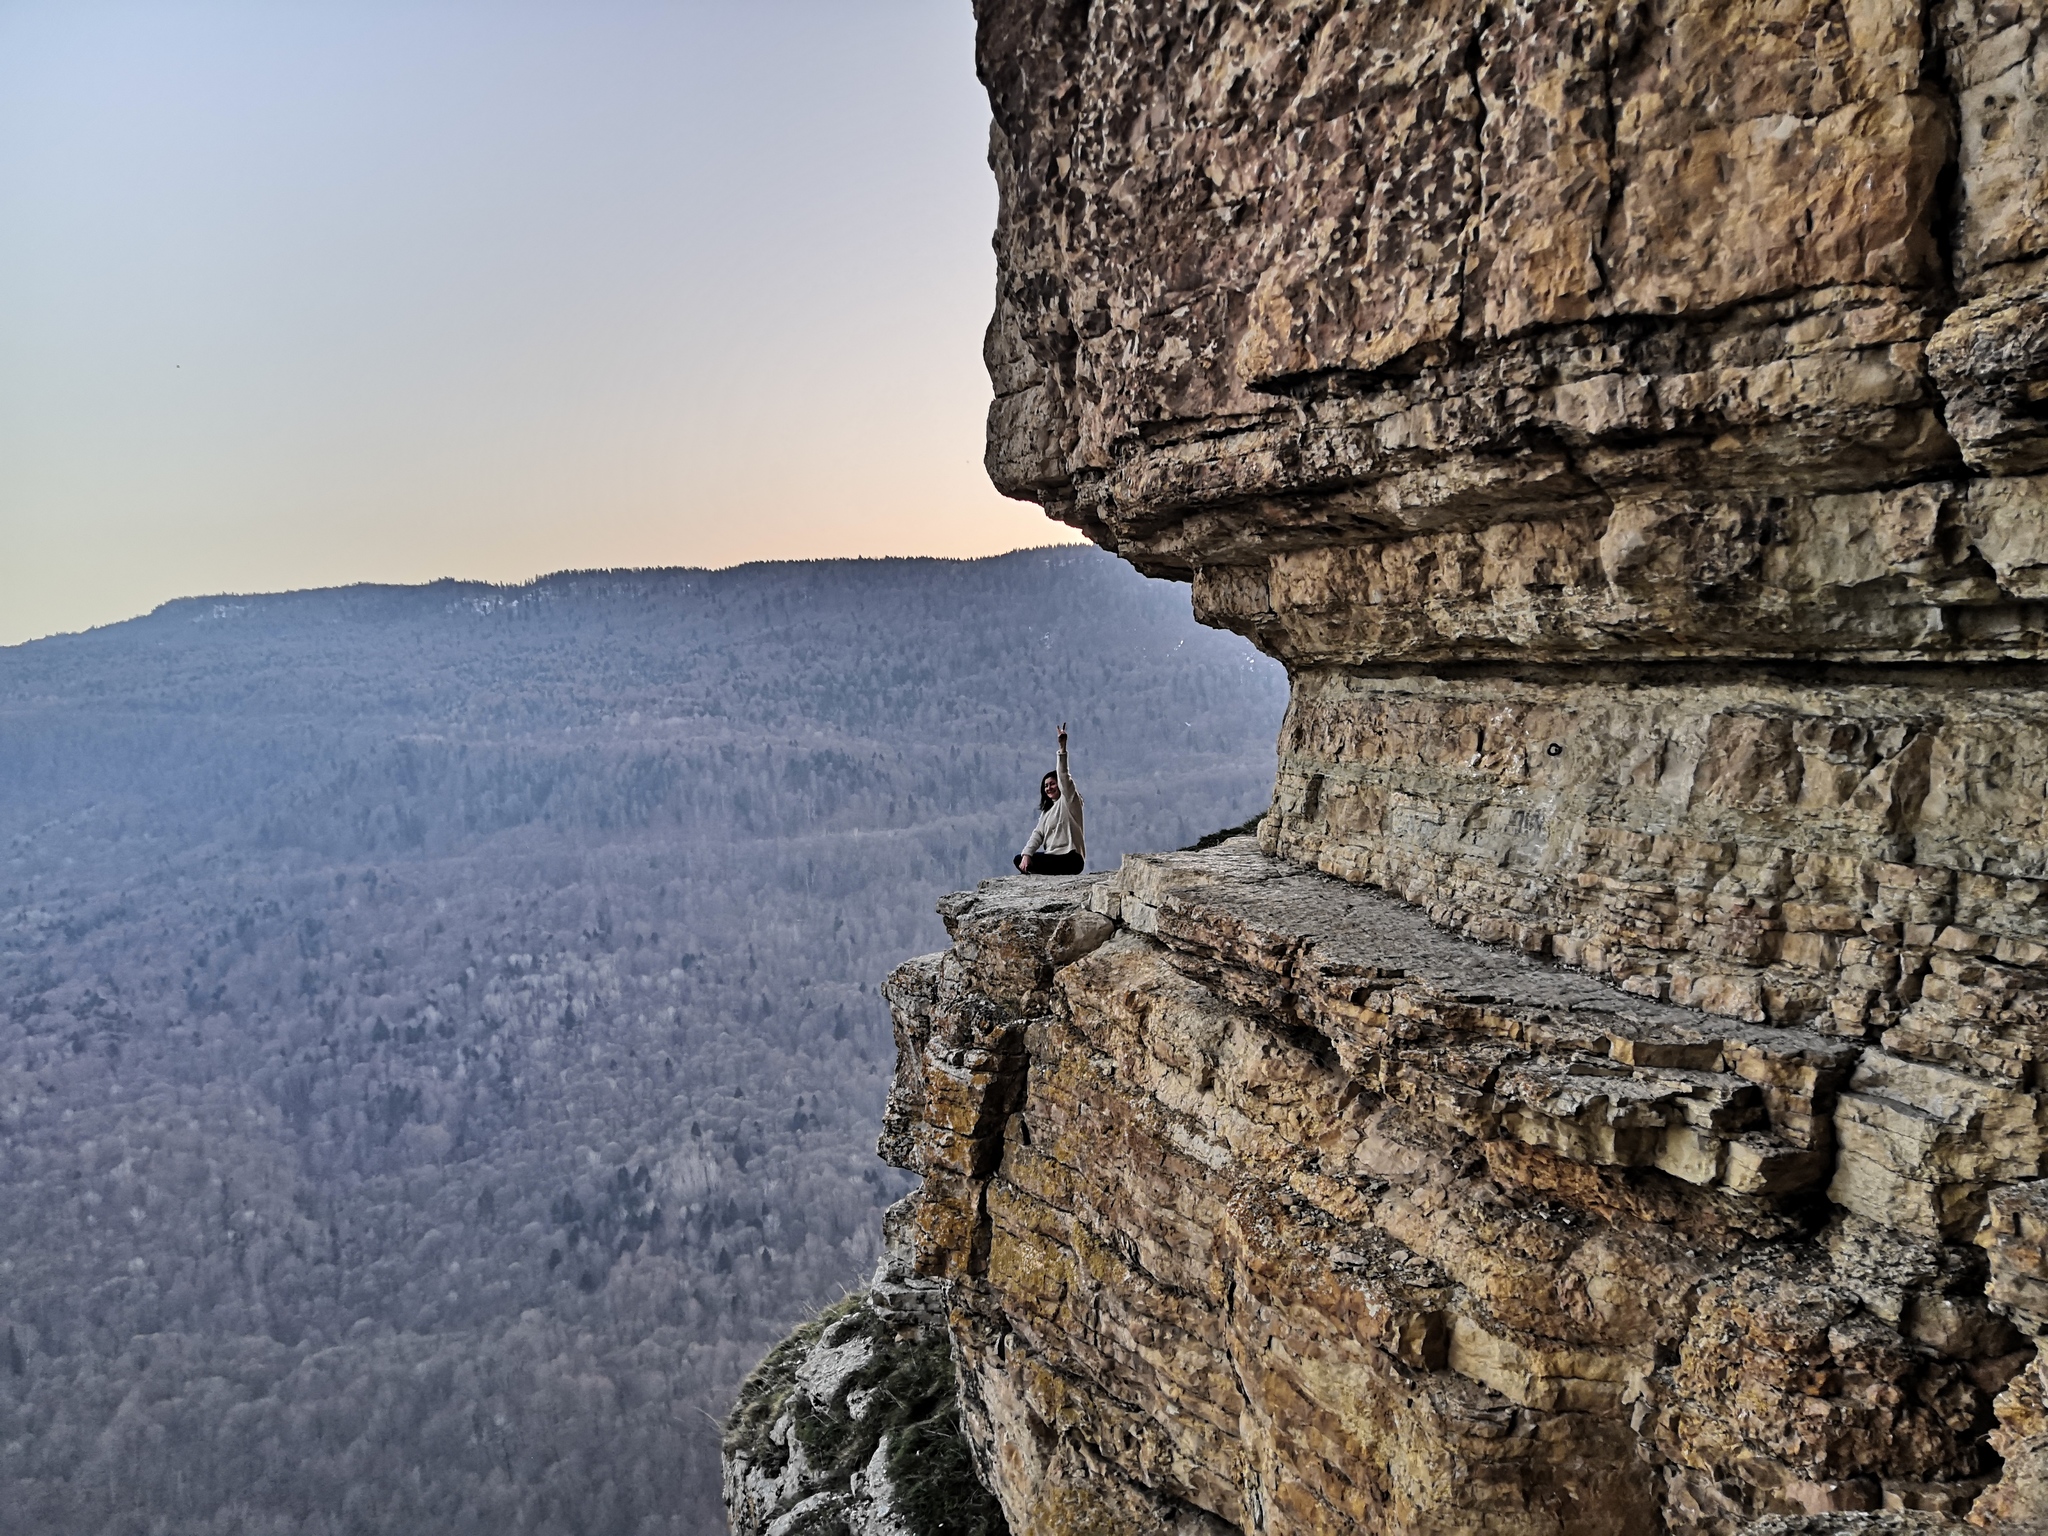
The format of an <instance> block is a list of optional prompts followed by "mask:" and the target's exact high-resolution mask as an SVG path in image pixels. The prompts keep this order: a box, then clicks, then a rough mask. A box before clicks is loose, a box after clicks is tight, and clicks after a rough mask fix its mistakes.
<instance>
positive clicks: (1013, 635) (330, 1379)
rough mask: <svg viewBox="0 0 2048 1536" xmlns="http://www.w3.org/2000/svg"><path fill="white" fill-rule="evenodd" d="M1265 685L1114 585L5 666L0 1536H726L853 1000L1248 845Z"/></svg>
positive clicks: (837, 1179)
mask: <svg viewBox="0 0 2048 1536" xmlns="http://www.w3.org/2000/svg"><path fill="white" fill-rule="evenodd" d="M1284 694H1285V687H1284V681H1283V679H1282V678H1281V676H1280V675H1279V672H1278V669H1277V668H1276V667H1274V666H1273V665H1272V664H1271V663H1269V662H1266V661H1264V660H1263V659H1261V658H1258V657H1257V656H1255V655H1254V654H1253V653H1252V651H1251V650H1250V648H1249V647H1248V646H1247V645H1246V644H1245V643H1244V642H1243V641H1241V640H1238V639H1236V638H1234V637H1232V636H1228V635H1222V634H1217V633H1213V632H1210V631H1207V630H1203V629H1201V628H1199V627H1197V626H1196V625H1195V624H1194V623H1193V622H1192V621H1191V620H1190V619H1189V618H1188V615H1187V595H1186V590H1185V589H1184V588H1180V587H1174V586H1168V585H1165V584H1163V583H1157V582H1149V581H1146V580H1145V579H1143V578H1142V577H1139V576H1137V575H1135V574H1133V573H1131V572H1130V571H1129V569H1128V568H1127V567H1125V566H1123V565H1122V564H1121V563H1120V562H1117V561H1115V560H1113V559H1111V558H1110V557H1109V556H1107V555H1103V554H1100V553H1098V552H1096V551H1093V550H1086V551H1082V550H1060V551H1031V552H1025V553H1020V554H1016V555H1010V556H1004V557H1002V558H999V559H994V560H984V561H974V562H949V561H932V560H915V561H909V560H905V561H861V562H819V563H808V564H788V565H768V566H753V567H743V568H741V569H738V570H733V571H727V572H720V573H705V572H699V571H666V572H647V573H595V574H582V575H573V576H560V577H553V578H549V579H547V580H545V581H542V582H538V583H535V584H533V585H531V586H527V587H522V588H517V589H511V588H497V587H486V586H480V585H472V584H461V583H452V582H450V583H439V584H436V585H434V586H430V587H425V588H362V587H359V588H349V589H344V590H337V591H327V592H310V593H300V594H293V595H288V596H278V597H257V598H235V599H219V600H214V599H208V600H194V601H187V602H180V603H173V604H170V605H168V606H166V607H165V608H162V609H160V610H158V611H157V612H156V613H154V614H151V615H150V616H148V617H147V618H143V619H138V620H135V621H133V622H131V623H128V624H122V625H117V626H113V627H111V628H108V629H103V630H98V631H94V632H92V633H89V634H85V635H78V636H67V637H61V638H57V639H52V640H45V641H38V642H36V643H33V644H30V645H24V646H17V647H14V648H12V649H8V650H0V1487H4V1508H0V1528H4V1529H5V1530H6V1531H8V1532H10V1533H22V1536H30V1533H35V1536H40V1533H44V1532H50V1533H56V1532H66V1533H86V1532H104V1533H109V1536H114V1533H121V1536H129V1533H133V1536H143V1533H165V1536H172V1533H175V1536H188V1533H189V1536H198V1533H209V1536H212V1533H219V1536H227V1533H231V1532H232V1533H236V1536H243V1533H273V1532H275V1533H283V1532H294V1533H307V1536H338V1533H343V1532H348V1533H357V1532H360V1533H372V1532H374V1533H380V1536H404V1533H415V1532H417V1533H427V1532H432V1533H435V1536H469V1533H488V1536H505V1533H509V1532H550V1533H553V1532H562V1533H589V1536H599V1533H605V1536H610V1533H620V1536H624V1533H656V1532H660V1533H670V1532H674V1533H699V1532H709V1531H716V1530H720V1529H722V1516H721V1514H720V1512H719V1507H718V1494H717V1478H718V1469H717V1450H716V1436H715V1433H714V1432H713V1429H712V1425H711V1416H713V1415H716V1414H719V1413H721V1412H722V1411H723V1410H724V1408H725V1406H726V1405H727V1404H728V1403H729V1401H730V1400H731V1395H732V1392H733V1389H734V1386H735V1384H736V1383H737V1380H738V1378H739V1376H740V1374H741V1373H742V1372H743V1371H744V1370H745V1369H746V1368H747V1367H748V1366H750V1365H751V1364H752V1363H753V1362H754V1360H756V1359H757V1358H758V1357H759V1356H760V1354H761V1353H762V1351H763V1350H764V1349H765V1348H766V1347H767V1346H768V1345H769V1344H770V1343H772V1342H773V1341H774V1340H775V1339H777V1338H778V1337H780V1336H781V1335H782V1334H783V1333H784V1332H785V1331H786V1330H787V1328H788V1327H789V1326H790V1324H791V1323H792V1322H793V1321H795V1320H796V1319H797V1318H798V1317H800V1316H801V1315H802V1314H804V1313H805V1312H806V1311H807V1310H808V1309H810V1308H813V1307H815V1306H817V1305H818V1304H819V1303H821V1302H823V1301H826V1300H829V1299H831V1298H832V1297H834V1296H836V1295H838V1294H839V1293H840V1291H841V1289H842V1288H843V1287H845V1286H847V1285H848V1284H849V1283H851V1282H853V1281H855V1280H856V1279H857V1278H859V1277H861V1276H863V1275H864V1274H865V1273H866V1272H867V1271H868V1270H869V1269H871V1268H872V1266H873V1263H874V1259H875V1256H876V1241H877V1235H878V1217H879V1214H880V1211H881V1208H882V1207H883V1206H884V1205H886V1204H887V1203H888V1202H889V1201H890V1200H892V1199H894V1198H895V1197H896V1196H897V1195H898V1194H900V1193H901V1192H902V1190H903V1188H904V1187H905V1186H904V1183H903V1179H902V1176H901V1175H900V1174H897V1173H894V1172H893V1171H891V1170H889V1169H886V1168H884V1167H883V1166H882V1165H881V1164H880V1163H878V1162H877V1161H876V1160H875V1157H874V1155H873V1151H872V1144H873V1140H874V1135H875V1131H876V1126H877V1121H878V1118H879V1113H880V1108H881V1100H882V1094H883V1090H884V1086H885V1083H886V1079H887V1074H888V1069H889V1065H890V1062H891V1059H892V1051H891V1044H890V1039H889V1032H888V1020H887V1014H886V1011H885V1010H884V1008H883V1007H882V1005H881V1003H880V1001H879V999H878V998H877V996H876V992H875V987H876V984H877V982H879V980H880V979H881V977H882V976H883V974H884V973H885V972H886V971H887V970H888V968H889V967H890V966H891V965H893V964H894V963H895V962H896V961H898V960H900V959H902V958H903V957H905V956H908V955H910V954H914V953H917V952H920V951H924V950H929V949H932V948H936V947H938V946H939V945H940V944H941V942H942V933H941V930H940V929H939V926H938V923H937V919H936V918H934V917H933V916H932V903H933V901H934V900H935V898H936V897H938V896H939V895H940V894H942V893H943V892H945V891H948V890H952V889H957V888H960V887H963V886H966V885H969V884H971V883H972V882H973V881H975V880H977V879H980V878H983V877H986V876H990V875H994V874H997V873H1005V874H1007V873H1008V870H1009V855H1010V853H1011V852H1013V851H1015V849H1016V848H1017V847H1018V846H1020V844H1021V841H1022V838H1023V836H1024V834H1025V833H1026V832H1027V831H1028V830H1029V828H1030V825H1031V822H1032V820H1033V819H1034V816H1035V812H1036V804H1035V800H1034V798H1033V797H1034V794H1035V788H1034V786H1035V784H1036V781H1037V778H1038V775H1039V774H1040V773H1041V772H1043V771H1044V769H1045V768H1046V767H1048V766H1049V765H1050V756H1051V747H1052V732H1053V728H1054V726H1055V725H1056V724H1057V723H1058V721H1059V720H1060V719H1062V718H1065V719H1067V720H1069V721H1071V723H1072V731H1073V751H1074V772H1075V777H1076V779H1077V781H1078V782H1079V784H1080V787H1081V789H1082V791H1083V793H1084V795H1085V796H1086V800H1087V807H1088V828H1089V843H1090V854H1091V860H1090V865H1091V867H1092V868H1101V867H1113V865H1114V863H1115V861H1116V859H1117V857H1118V855H1119V854H1120V853H1121V852H1122V851H1124V850H1136V849H1149V848H1159V847H1172V846H1177V845H1181V844H1185V843H1187V842H1190V841H1192V840H1193V839H1194V838H1195V837H1196V836H1197V835H1199V834H1201V833H1204V832H1207V831H1210V830H1212V829H1214V828H1217V827H1221V826H1225V825H1229V824H1232V823H1236V822H1239V821H1242V820H1243V819H1244V818H1245V817H1246V816H1248V815H1251V814H1254V813H1256V812H1257V811H1258V810H1260V809H1261V808H1262V806H1263V801H1264V796H1265V792H1266V788H1267V786H1268V784H1269V783H1270V781H1271V773H1272V750H1273V741H1274V735H1275V731H1276V728H1277V726H1278V723H1279V716H1280V712H1281V709H1282V707H1283V704H1284Z"/></svg>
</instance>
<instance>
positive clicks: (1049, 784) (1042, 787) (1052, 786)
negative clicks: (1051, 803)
mask: <svg viewBox="0 0 2048 1536" xmlns="http://www.w3.org/2000/svg"><path fill="white" fill-rule="evenodd" d="M1038 792H1039V793H1040V794H1041V795H1043V796H1045V798H1046V799H1048V800H1057V799H1059V797H1060V780H1059V775H1058V774H1056V773H1048V774H1047V775H1046V776H1045V777H1044V778H1043V779H1041V780H1039V783H1038Z"/></svg>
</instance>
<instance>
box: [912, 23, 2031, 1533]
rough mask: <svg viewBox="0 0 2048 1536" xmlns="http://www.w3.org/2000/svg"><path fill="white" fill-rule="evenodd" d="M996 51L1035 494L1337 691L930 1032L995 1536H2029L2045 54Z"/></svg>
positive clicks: (1306, 35)
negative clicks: (1260, 765)
mask: <svg viewBox="0 0 2048 1536" xmlns="http://www.w3.org/2000/svg"><path fill="white" fill-rule="evenodd" d="M977 15H978V17H979V21H980V34H979V67H980V71H981V75H982V78H983V80H984V82H985V83H986V85H987V87H988V91H989V96H990V101H991V104H992V107H993V112H994V130H993V133H992V137H991V152H990V158H991V163H992V165H993V167H994V170H995V174H996V178H997V183H998V187H999V189H1000V193H1001V212H1000V222H999V225H998V229H997V234H996V250H997V255H998V290H999V291H998V301H997V308H996V314H995V318H994V320H993V322H992V323H991V325H990V328H989V333H988V343H987V358H988V365H989V370H990V374H991V376H992V378H993V380H994V383H995V389H996V400H995V404H994V406H993V407H992V410H991V414H990V421H989V450H988V465H989V471H990V474H991V475H992V476H993V478H994V479H995V481H996V483H997V485H998V486H999V487H1000V488H1001V489H1003V490H1004V491H1005V492H1007V493H1009V494H1011V495H1013V496H1019V497H1025V498H1028V499H1032V500H1035V501H1037V502H1039V503H1040V504H1041V505H1043V506H1044V507H1045V509H1046V510H1047V512H1048V513H1049V514H1051V515H1052V516H1054V517H1057V518H1059V519H1061V520H1063V521H1066V522H1068V523H1070V524H1072V525H1073V526H1075V527H1077V528H1079V529H1081V530H1082V531H1084V532H1085V533H1086V534H1087V535H1088V536H1089V537H1090V538H1092V539H1094V540H1095V541H1096V542H1098V543H1100V544H1102V545H1103V546H1104V547H1106V548H1108V549H1111V550H1113V551H1115V552H1116V553H1118V554H1120V555H1122V556H1123V557H1124V558H1126V559H1128V560H1130V561H1131V562H1132V563H1133V564H1135V565H1136V566H1138V567H1139V568H1140V569H1142V570H1145V571H1147V572H1149V573H1152V574H1155V575H1162V576H1172V577H1178V578H1181V579H1185V580H1187V581H1189V582H1190V583H1191V585H1192V591H1193V601H1194V605H1195V611H1196V613H1197V615H1198V616H1199V617H1201V618H1202V619H1203V620H1205V621H1206V622H1209V623H1212V624H1216V625H1219V626H1223V627H1226V628H1229V629H1232V630H1235V631H1237V632H1239V633H1241V634H1244V635H1246V636H1248V637H1249V638H1250V639H1251V640H1253V641H1254V642H1255V643H1256V644H1257V645H1258V646H1259V647H1260V648H1261V649H1263V650H1265V651H1267V652H1268V653H1270V654H1272V655H1274V656H1276V657H1278V658H1279V659H1280V660H1281V661H1282V662H1284V663H1285V665H1286V666H1287V669H1288V672H1289V676H1290V680H1291V690H1292V692H1291V703H1290V707H1289V711H1288V715H1287V719H1286V722H1285V724H1284V726H1283V728H1282V733H1281V738H1280V743H1279V769H1278V776H1277V780H1276V784H1275V789H1274V796H1273V801H1272V806H1271V809H1270V811H1269V813H1268V814H1267V815H1266V816H1265V818H1264V820H1263V821H1262V822H1261V823H1260V826H1259V830H1258V834H1257V838H1256V841H1255V842H1254V841H1251V840H1245V839H1240V840H1238V841H1235V842H1229V843H1225V844H1223V845H1222V846H1220V847H1216V848H1212V849H1208V850H1206V851H1203V852H1200V853H1187V854H1181V855H1165V856H1159V857H1155V858H1146V859H1136V860H1130V861H1127V862H1126V865H1125V867H1124V868H1123V869H1122V870H1121V871H1120V872H1119V873H1117V874H1116V875H1115V876H1113V877H1109V878H1096V879H1090V878H1087V877H1077V878H1075V879H1073V880H1065V881H1062V880H1036V881H998V882H991V883H989V884H987V885H984V886H983V887H982V889H981V890H980V891H979V892H977V893H975V894H973V895H969V896H963V897H957V898H952V899H951V900H949V902H948V903H947V904H945V906H944V907H943V908H942V912H943V915H944V916H945V918H946V920H947V923H948V926H949V929H950V931H951V933H952V935H953V939H954V943H953V948H952V949H951V950H950V951H949V952H947V953H946V954H944V955H941V956H933V957H927V958H926V959H924V960H920V961H914V962H912V963H911V964H909V965H907V966H905V967H904V968H902V969H901V970H899V971H898V972H897V973H896V975H895V976H894V977H893V978H892V979H891V981H890V983H889V987H888V994H889V997H890V1000H891V1002H892V1004H893V1006H894V1008H895V1010H896V1017H897V1024H898V1036H899V1066H898V1075H897V1082H896V1088H895V1092H894V1095H893V1097H892V1100H891V1105H890V1109H889V1118H888V1123H887V1126H886V1129H885V1132H884V1135H883V1140H882V1150H883V1153H884V1155H885V1156H886V1157H888V1158H889V1159H890V1160H891V1161H893V1162H896V1163H898V1164H899V1165H901V1166H904V1167H907V1168H910V1169H913V1170H915V1171H916V1172H918V1173H919V1174H921V1175H922V1176H923V1179H924V1184H923V1187H922V1189H921V1190H920V1191H919V1193H918V1194H916V1195H914V1196H913V1197H912V1199H911V1202H910V1204H909V1206H908V1207H907V1208H905V1209H904V1210H903V1211H902V1212H900V1213H899V1214H898V1216H897V1218H896V1225H897V1228H898V1230H899V1232H900V1234H901V1244H902V1247H903V1251H904V1254H905V1258H904V1263H905V1265H906V1266H907V1269H908V1271H909V1272H911V1273H914V1274H915V1275H916V1276H919V1277H922V1278H923V1279H925V1280H928V1281H936V1282H940V1283H942V1285H943V1287H944V1292H943V1294H944V1296H945V1299H946V1305H947V1307H948V1331H949V1334H950V1338H951V1341H952V1349H953V1352H954V1357H955V1361H956V1365H957V1369H958V1373H959V1388H958V1390H959V1397H960V1405H961V1414H962V1419H963V1422H964V1424H965V1425H966V1427H967V1430H968V1439H969V1441H970V1443H971V1444H972V1445H973V1447H974V1448H975V1458H976V1465H977V1468H978V1471H979V1474H980V1476H981V1477H982V1479H983V1480H984V1481H985V1482H986V1483H987V1485H988V1486H989V1488H990V1489H991V1490H992V1491H993V1492H994V1493H995V1495H996V1496H997V1498H998V1499H999V1500H1000V1501H1001V1504H1002V1506H1003V1509H1004V1511H1005V1513H1006V1515H1007V1517H1008V1520H1009V1522H1010V1524H1011V1526H1012V1527H1013V1528H1014V1529H1016V1530H1019V1531H1030V1532H1097V1531H1099V1532H1105V1533H1106V1532H1124V1531H1172V1532H1176V1533H1182V1536H1193V1533H1197V1532H1200V1533H1209V1536H1223V1533H1226V1532H1263V1533H1281V1532H1285V1533H1297V1532H1299V1533H1308V1532H1317V1533H1321V1532H1338V1531H1352V1530H1371V1531H1382V1532H1390V1533H1400V1532H1418V1533H1419V1532H1431V1533H1448V1532H1471V1533H1475V1536H1477V1533H1488V1536H1505V1533H1515V1536H1520V1533H1537V1532H1544V1533H1567V1536H1569V1533H1604V1532H1624V1531H1626V1532H1631V1533H1633V1532H1638V1531H1642V1532H1650V1531H1663V1532H1671V1533H1688V1536H1707V1533H1714V1536H1720V1533H1733V1532H1738V1531H1751V1530H1754V1531H1757V1532H1763V1531H1784V1532H1790V1531H1821V1530H1830V1531H1833V1530H1859V1531H1870V1532H1877V1531H1909V1530H1910V1531H1935V1530H1946V1529H1950V1528H1954V1529H1959V1530H1960V1529H1971V1528H1977V1527H1990V1528H2003V1529H2011V1530H2042V1529H2048V1365H2044V1363H2043V1362H2042V1361H2041V1359H2040V1357H2039V1356H2038V1355H2037V1353H2036V1349H2035V1340H2036V1339H2037V1338H2038V1336H2039V1335H2040V1333H2041V1331H2042V1330H2043V1329H2044V1328H2048V1181H2044V1180H2043V1179H2042V1175H2043V1173H2044V1166H2043V1157H2044V1152H2048V1119H2044V1115H2043V1081H2042V1065H2041V1058H2042V1055H2043V1051H2044V1046H2048V708H2044V705H2048V695H2044V681H2048V668H2044V662H2048V654H2044V649H2048V639H2044V635H2048V629H2044V623H2043V620H2044V616H2048V108H2044V106H2043V99H2044V98H2043V91H2042V85H2043V80H2042V71H2043V69H2044V67H2048V0H1944V3H1933V4H1907V3H1903V0H1644V3H1635V4H1621V3H1598V0H1585V3H1572V0H1519V3H1507V4H1487V5H1454V4H1446V3H1436V0H1414V3H1407V4H1401V5H1383V4H1368V3H1364V0H1353V3H1342V0H1308V3H1303V4H1299V5H1291V6H1263V5H1247V4H1218V5H1204V4H1176V5H1169V4H1164V3H1152V0H1096V3H1093V4H1073V3H1065V0H1062V3H1052V0H1044V3H1026V0H982V3H981V4H979V5H978V6H977ZM1759 1522H1761V1523H1759ZM1964 1522H1968V1524H1965V1523H1964Z"/></svg>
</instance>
